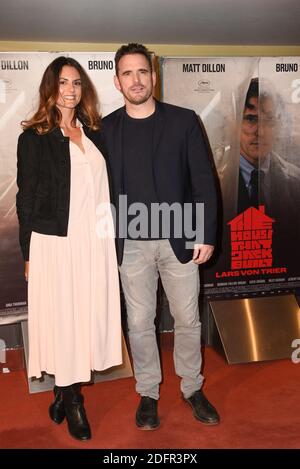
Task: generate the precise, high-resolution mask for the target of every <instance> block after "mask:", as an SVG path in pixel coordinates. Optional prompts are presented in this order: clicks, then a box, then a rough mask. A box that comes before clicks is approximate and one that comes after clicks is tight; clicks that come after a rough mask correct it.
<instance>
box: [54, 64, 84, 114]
mask: <svg viewBox="0 0 300 469" xmlns="http://www.w3.org/2000/svg"><path fill="white" fill-rule="evenodd" d="M80 99H81V78H80V74H79V72H78V70H76V68H74V67H71V66H70V65H64V66H63V68H62V69H61V72H60V76H59V88H58V97H57V102H56V105H57V107H58V108H64V109H74V108H75V107H76V106H77V104H79V102H80Z"/></svg>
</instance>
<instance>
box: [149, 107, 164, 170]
mask: <svg viewBox="0 0 300 469" xmlns="http://www.w3.org/2000/svg"><path fill="white" fill-rule="evenodd" d="M164 126H165V112H164V109H163V105H162V103H160V102H159V101H156V100H155V119H154V129H153V147H152V151H153V162H155V160H156V158H157V156H158V151H157V148H158V145H159V142H160V139H161V136H162V134H163V130H164Z"/></svg>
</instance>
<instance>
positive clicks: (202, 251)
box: [193, 244, 215, 264]
mask: <svg viewBox="0 0 300 469" xmlns="http://www.w3.org/2000/svg"><path fill="white" fill-rule="evenodd" d="M214 249H215V248H214V246H211V245H210V244H195V245H194V253H193V261H194V262H195V264H204V262H207V261H208V260H209V259H210V258H211V256H212V254H213V252H214Z"/></svg>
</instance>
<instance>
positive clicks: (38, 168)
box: [17, 126, 99, 261]
mask: <svg viewBox="0 0 300 469" xmlns="http://www.w3.org/2000/svg"><path fill="white" fill-rule="evenodd" d="M83 130H84V132H85V134H86V135H87V136H88V137H89V138H90V139H91V140H93V141H94V143H95V144H97V138H98V139H99V136H98V134H97V133H96V132H93V131H91V130H89V129H88V128H87V127H84V126H83ZM17 159H18V171H17V184H18V188H19V191H18V193H17V214H18V218H19V225H20V232H19V239H20V245H21V249H22V254H23V257H24V260H26V261H27V260H29V246H30V237H31V232H32V231H36V232H37V233H42V234H49V235H56V236H67V234H68V221H69V207H70V175H71V166H70V152H69V138H68V137H64V136H63V134H62V132H61V130H60V129H59V128H57V129H54V130H53V131H51V132H49V133H47V134H44V135H38V134H37V133H36V132H35V131H34V130H33V129H27V130H25V131H24V132H23V133H22V134H21V135H20V137H19V140H18V149H17Z"/></svg>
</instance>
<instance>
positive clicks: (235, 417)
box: [0, 345, 300, 449]
mask: <svg viewBox="0 0 300 469" xmlns="http://www.w3.org/2000/svg"><path fill="white" fill-rule="evenodd" d="M204 357H205V370H204V371H205V376H206V381H205V386H204V390H205V393H206V395H207V397H208V398H209V399H210V400H211V401H212V403H213V404H214V405H215V406H216V407H217V409H218V411H219V413H220V416H221V424H220V425H218V426H213V427H208V426H204V425H202V424H201V423H200V422H198V421H196V420H195V419H194V417H193V415H192V412H191V409H190V407H189V406H188V405H187V404H186V403H185V402H184V401H183V400H182V398H181V395H180V391H179V379H178V378H177V376H176V375H175V373H174V367H173V361H172V349H171V347H170V346H167V345H165V346H164V347H163V352H162V361H163V371H164V382H163V384H162V386H161V399H160V401H159V413H160V417H161V426H160V428H159V429H158V430H156V431H152V432H149V431H147V432H145V431H141V430H138V429H137V428H136V427H135V422H134V415H135V410H136V407H137V405H138V402H139V398H138V396H137V394H136V393H135V390H134V384H135V383H134V379H133V378H127V379H120V380H116V381H110V382H104V383H98V384H95V385H93V386H85V387H84V388H83V392H84V395H85V401H86V410H87V414H88V417H89V421H90V424H91V427H92V433H93V438H92V440H90V441H89V442H82V443H81V442H77V441H76V440H74V439H72V438H71V437H70V436H69V434H68V432H67V429H66V423H65V422H64V423H63V424H62V425H60V426H58V425H55V424H54V423H52V422H51V421H50V419H49V417H48V405H49V403H50V400H51V399H52V393H50V392H43V393H38V394H31V395H30V394H29V393H28V388H27V382H26V376H25V371H24V370H21V371H14V372H11V373H9V374H0V389H1V401H0V419H1V420H0V448H2V449H3V448H119V449H124V448H141V449H143V448H146V449H147V448H148V449H154V448H157V449H159V448H182V449H185V448H211V449H213V448H219V449H221V448H299V447H300V399H299V383H300V364H299V365H295V364H293V363H292V362H291V361H289V360H279V361H272V362H263V363H262V362H261V363H257V364H244V365H228V364H227V363H226V362H225V361H224V359H223V358H221V357H220V356H219V355H218V354H217V353H216V352H215V351H214V350H213V349H211V348H210V347H206V349H205V350H204Z"/></svg>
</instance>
